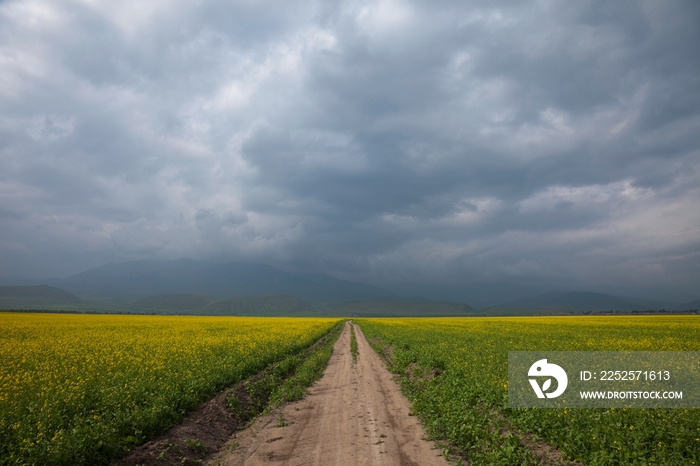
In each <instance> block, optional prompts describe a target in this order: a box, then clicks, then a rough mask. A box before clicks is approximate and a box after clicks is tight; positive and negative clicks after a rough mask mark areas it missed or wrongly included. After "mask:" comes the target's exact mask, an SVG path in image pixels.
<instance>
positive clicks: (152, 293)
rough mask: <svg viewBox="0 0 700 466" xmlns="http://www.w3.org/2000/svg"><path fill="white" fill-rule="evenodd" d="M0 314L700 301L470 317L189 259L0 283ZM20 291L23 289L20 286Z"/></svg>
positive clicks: (302, 311) (365, 290) (319, 279)
mask: <svg viewBox="0 0 700 466" xmlns="http://www.w3.org/2000/svg"><path fill="white" fill-rule="evenodd" d="M0 284H2V285H11V286H0V308H3V309H9V308H18V309H19V308H25V309H26V308H37V309H47V308H51V307H52V306H54V307H55V306H58V307H61V306H63V307H75V308H81V309H89V308H91V307H92V308H95V309H112V310H122V311H143V312H149V311H152V312H173V313H187V314H192V313H195V314H197V313H199V314H214V315H246V314H262V315H275V314H278V315H347V316H362V315H368V316H371V315H413V316H430V315H435V316H439V315H522V314H571V313H581V312H607V311H611V310H612V311H622V312H629V311H634V310H637V311H649V310H656V311H659V310H667V311H687V310H693V309H698V308H699V307H700V301H699V300H696V301H691V302H688V303H674V302H669V301H659V300H649V299H640V298H633V297H619V296H612V295H608V294H602V293H590V292H581V291H577V292H554V291H552V292H548V293H544V294H541V295H538V296H531V297H525V298H521V299H518V300H514V301H510V302H506V303H504V304H502V305H498V306H492V307H489V308H486V309H483V310H482V311H477V310H475V309H474V308H472V307H471V306H469V305H468V304H466V303H456V302H448V301H439V300H438V301H436V300H428V299H423V298H418V297H413V298H406V297H402V296H399V295H397V294H395V293H393V292H392V291H389V290H386V289H382V288H380V287H377V286H373V285H368V284H365V283H358V282H351V281H347V280H340V279H337V278H334V277H332V276H330V275H324V274H303V273H290V272H285V271H282V270H278V269H276V268H274V267H271V266H269V265H265V264H259V263H248V262H229V263H223V264H215V263H208V262H199V261H194V260H190V259H179V260H174V261H135V262H126V263H118V264H108V265H105V266H102V267H97V268H94V269H90V270H87V271H84V272H81V273H79V274H76V275H73V276H71V277H68V278H65V279H46V280H25V281H14V282H7V281H5V282H0ZM20 285H23V286H20Z"/></svg>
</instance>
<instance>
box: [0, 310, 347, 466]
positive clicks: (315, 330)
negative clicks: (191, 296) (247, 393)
mask: <svg viewBox="0 0 700 466" xmlns="http://www.w3.org/2000/svg"><path fill="white" fill-rule="evenodd" d="M337 320H338V319H323V318H255V317H193V316H115V315H60V314H20V313H3V314H0V464H7V465H21V464H56V465H60V464H71V465H80V464H99V463H104V462H106V461H107V460H109V459H110V458H114V457H117V456H119V455H120V454H121V453H123V452H124V451H125V449H128V448H129V446H130V445H133V444H135V443H139V442H141V441H143V440H144V439H146V438H148V437H149V436H152V435H154V434H156V433H158V432H160V431H162V430H163V429H165V428H167V427H168V426H169V425H171V424H172V423H173V422H175V421H177V419H179V418H180V417H181V416H182V415H183V414H184V413H185V412H186V411H187V410H188V409H191V408H193V407H194V406H196V405H197V404H198V403H199V402H202V401H204V400H205V399H207V398H209V397H211V396H212V395H213V394H214V393H216V391H218V390H221V389H222V388H224V387H225V386H227V385H230V384H232V383H235V382H237V381H239V380H242V379H244V378H246V377H248V376H250V375H252V374H254V373H256V372H258V371H260V370H262V369H263V368H264V367H265V366H267V365H268V364H270V363H271V362H273V361H276V360H279V359H281V358H282V357H284V356H285V355H288V354H291V353H294V352H296V351H299V350H300V349H302V348H304V347H307V346H309V345H310V344H312V343H313V342H314V341H316V340H317V339H318V338H320V337H321V336H322V335H323V334H325V333H326V332H327V331H328V330H329V329H330V328H331V327H332V326H333V324H334V323H335V322H337Z"/></svg>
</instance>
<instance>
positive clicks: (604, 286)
mask: <svg viewBox="0 0 700 466" xmlns="http://www.w3.org/2000/svg"><path fill="white" fill-rule="evenodd" d="M698 24H700V6H699V5H698V3H697V2H695V1H692V0H688V1H674V0H669V1H665V2H656V1H653V0H649V1H636V0H635V1H631V0H630V1H618V2H606V1H587V2H565V1H538V2H525V3H523V2H511V1H501V2H493V1H488V2H486V1H483V2H478V1H477V2H466V3H465V2H448V1H445V2H437V3H436V2H423V3H421V2H407V1H398V0H388V1H374V2H345V1H334V2H312V1H294V0H291V1H284V2H272V1H270V2H265V1H260V2H245V1H241V2H233V3H230V2H213V1H207V0H204V1H201V2H178V1H161V2H157V1H156V2H145V3H144V2H141V1H121V2H97V1H88V0H85V1H78V0H75V1H39V0H21V1H5V2H3V3H0V167H1V170H0V276H2V275H4V276H26V277H37V278H38V277H46V276H64V275H68V274H71V273H75V272H78V271H81V270H84V269H86V268H88V267H92V266H97V265H101V264H103V263H105V262H109V261H125V260H133V259H143V258H163V259H167V258H178V257H184V256H188V257H193V258H199V259H208V260H250V261H261V262H267V263H270V264H271V265H276V266H279V267H283V268H287V269H293V270H306V271H319V272H327V273H331V274H333V275H336V276H338V277H340V278H349V279H355V280H361V281H367V282H371V283H374V284H378V285H383V286H388V287H392V288H394V289H399V290H405V291H406V292H410V290H423V291H424V294H432V295H434V296H437V295H441V293H442V296H445V297H451V298H453V299H457V298H459V299H465V300H467V299H469V298H470V297H473V298H474V299H476V300H477V301H478V302H477V305H478V304H479V303H481V302H483V304H487V302H497V301H499V300H500V301H503V299H499V298H500V297H501V296H499V293H500V292H499V291H498V290H499V289H501V291H502V290H505V289H512V290H518V291H517V293H521V294H522V293H526V292H527V290H540V289H541V290H546V289H587V290H596V291H608V292H618V293H622V292H629V293H637V294H640V293H641V294H646V295H648V296H650V297H652V296H654V297H666V298H676V299H690V298H697V297H699V296H700V290H699V289H698V283H700V131H698V128H700V60H699V59H698V56H697V51H698V50H700V29H698V27H697V25H698ZM499 286H500V287H501V288H498V287H499ZM494 287H495V288H494ZM508 287H510V288H508ZM431 290H432V291H431ZM439 290H442V291H439ZM478 290H490V291H488V292H486V291H484V292H482V293H481V294H479V293H480V292H479V291H478ZM517 293H516V294H517ZM504 297H505V296H504Z"/></svg>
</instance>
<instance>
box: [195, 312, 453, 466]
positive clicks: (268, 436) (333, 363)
mask: <svg viewBox="0 0 700 466" xmlns="http://www.w3.org/2000/svg"><path fill="white" fill-rule="evenodd" d="M350 325H352V324H350V323H348V324H346V326H345V329H344V330H343V333H342V334H341V335H340V338H339V339H338V341H337V342H336V344H335V347H334V351H333V355H332V356H331V359H330V361H329V363H328V367H327V368H326V372H325V373H324V375H323V378H321V380H319V381H318V382H317V383H316V384H315V385H313V386H312V387H311V388H310V389H309V395H308V396H307V397H306V398H305V399H304V400H301V401H298V402H296V403H290V404H287V405H285V406H284V407H282V408H280V409H279V410H277V411H275V412H273V413H271V414H269V415H267V416H264V417H261V418H260V419H258V420H257V421H256V422H255V423H254V424H253V425H252V426H251V427H250V428H249V429H246V430H244V431H242V432H239V433H237V435H236V437H235V438H233V439H231V440H230V441H229V443H228V445H227V447H228V449H227V447H224V449H223V453H221V454H220V455H219V456H217V457H216V458H215V459H214V460H213V461H212V462H210V463H209V464H210V465H222V466H223V465H225V466H234V465H236V466H238V465H246V466H253V465H266V464H285V465H299V466H302V465H303V466H310V465H317V466H331V465H343V466H345V465H347V466H351V465H387V466H395V465H402V466H403V465H416V466H418V465H420V466H431V465H436V466H437V465H440V466H447V465H448V464H449V463H448V462H447V461H446V460H445V459H444V458H443V457H442V456H438V455H439V454H440V450H439V449H436V447H435V445H434V444H433V443H432V442H427V441H425V440H422V438H423V437H424V435H425V433H424V431H423V428H422V427H421V425H420V424H419V422H418V420H417V419H416V418H415V417H413V416H409V409H410V404H409V402H408V400H406V398H404V397H403V395H402V394H401V393H400V391H399V389H398V387H397V385H396V383H395V382H394V381H393V380H392V377H391V375H390V374H389V372H388V371H387V369H386V368H385V367H384V364H383V363H382V361H381V360H380V359H379V356H377V354H376V353H375V352H374V351H373V350H372V348H371V347H370V346H369V343H368V342H367V340H366V339H365V337H364V335H363V334H362V331H361V330H360V328H359V327H358V326H356V325H355V326H354V328H355V334H356V337H357V346H358V358H357V362H356V363H353V360H352V354H351V352H350Z"/></svg>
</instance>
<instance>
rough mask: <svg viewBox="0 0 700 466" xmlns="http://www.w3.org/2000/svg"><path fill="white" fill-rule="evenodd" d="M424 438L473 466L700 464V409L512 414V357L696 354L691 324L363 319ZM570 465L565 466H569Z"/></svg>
mask: <svg viewBox="0 0 700 466" xmlns="http://www.w3.org/2000/svg"><path fill="white" fill-rule="evenodd" d="M356 323H357V324H359V325H360V326H361V327H362V330H363V332H364V334H365V336H366V337H367V338H368V339H369V341H370V343H371V344H372V345H373V347H374V348H375V350H376V351H377V352H379V353H380V354H381V355H383V356H384V357H385V359H386V360H387V361H388V363H389V368H390V369H391V370H392V371H393V372H395V373H398V374H400V375H401V377H400V379H401V385H402V389H403V391H404V393H405V394H406V395H407V396H408V398H409V399H410V400H411V402H412V403H413V409H414V413H415V414H416V415H418V416H419V417H420V418H421V419H422V421H423V423H424V425H425V427H426V430H427V431H428V433H429V434H430V435H431V436H432V437H433V438H436V439H439V440H440V441H441V442H442V444H443V446H444V448H445V449H446V451H445V453H446V454H450V455H453V458H455V459H457V460H458V461H459V460H460V459H462V460H465V463H466V462H468V463H469V464H470V465H512V464H539V462H540V461H543V460H545V459H546V458H548V459H547V461H564V460H566V459H567V458H568V460H567V461H569V460H577V461H580V462H581V463H583V464H586V465H589V466H595V465H600V466H602V465H610V464H620V465H642V464H644V465H647V464H663V465H692V464H696V463H700V461H699V459H700V409H613V408H611V409H509V408H507V382H508V380H507V377H508V374H507V361H508V351H529V350H543V351H549V350H552V351H554V350H559V351H562V350H564V351H577V350H578V351H602V350H609V351H623V350H627V351H630V350H635V351H671V350H676V351H698V350H700V319H698V318H697V317H695V316H644V317H531V318H528V317H518V318H464V319H458V318H445V319H357V320H356ZM564 464H566V463H564Z"/></svg>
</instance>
